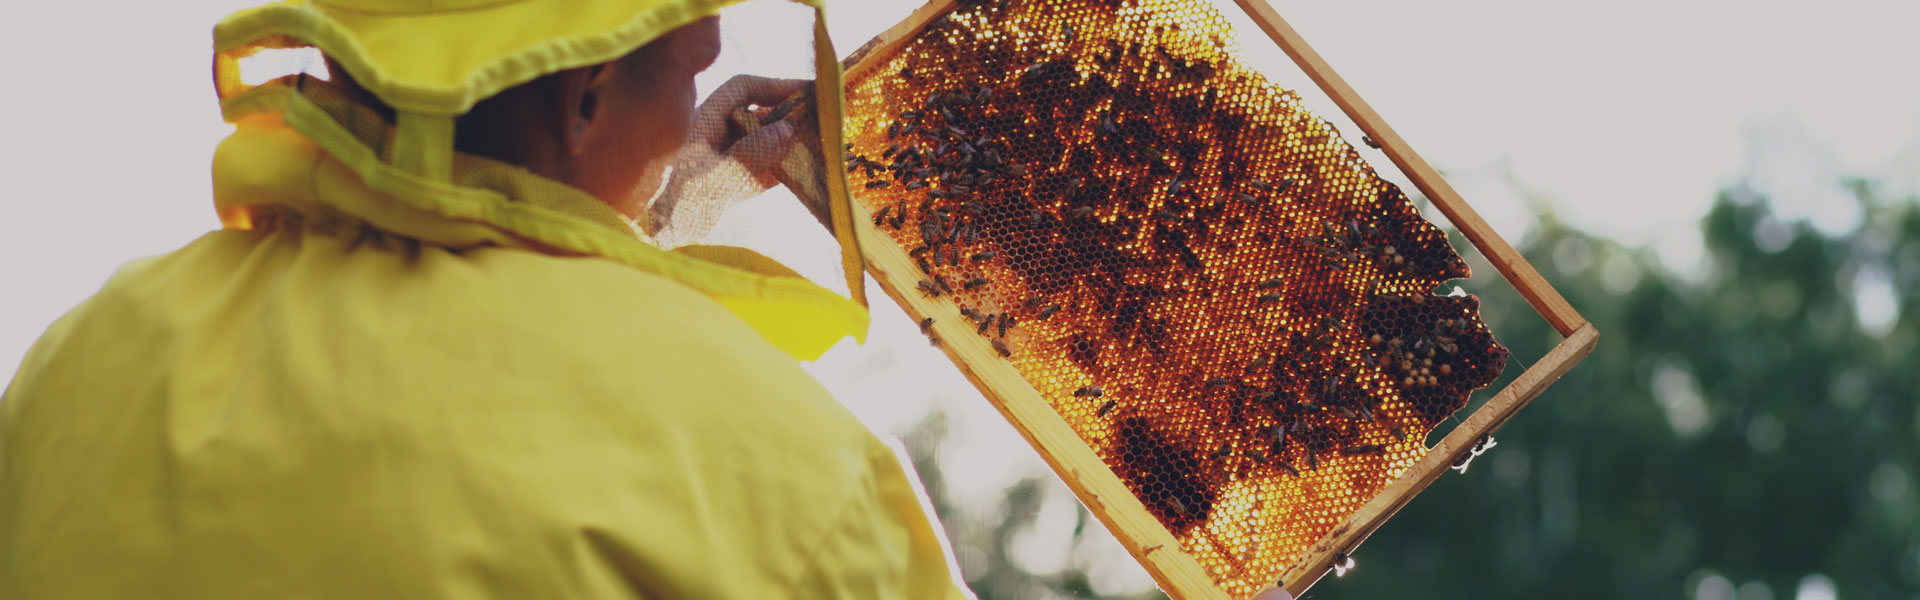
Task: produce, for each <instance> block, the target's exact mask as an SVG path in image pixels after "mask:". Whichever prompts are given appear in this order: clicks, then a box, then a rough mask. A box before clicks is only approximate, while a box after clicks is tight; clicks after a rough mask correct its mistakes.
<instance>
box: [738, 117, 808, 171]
mask: <svg viewBox="0 0 1920 600" xmlns="http://www.w3.org/2000/svg"><path fill="white" fill-rule="evenodd" d="M798 137H799V132H798V130H796V129H794V126H793V124H792V123H788V122H786V121H778V122H775V123H773V124H770V125H767V126H766V127H761V128H760V129H759V130H758V131H754V132H753V133H750V134H747V135H746V137H742V138H740V139H739V140H738V141H735V142H734V143H733V145H732V146H729V147H728V148H727V158H728V159H730V160H732V161H733V162H735V163H738V164H739V165H740V166H742V167H744V168H745V169H746V171H747V172H748V173H751V174H753V176H754V177H755V178H756V179H758V180H760V184H761V187H762V188H766V187H772V186H773V173H774V170H775V169H777V168H779V167H780V163H781V161H783V160H785V159H786V157H787V151H788V150H789V149H791V148H793V144H794V143H795V140H796V139H797V138H798Z"/></svg>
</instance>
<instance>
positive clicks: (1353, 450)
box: [1340, 444, 1381, 456]
mask: <svg viewBox="0 0 1920 600" xmlns="http://www.w3.org/2000/svg"><path fill="white" fill-rule="evenodd" d="M1380 451H1381V448H1380V445H1379V444H1360V445H1356V446H1347V447H1345V448H1341V449H1340V453H1341V454H1346V455H1349V456H1351V455H1357V454H1379V453H1380Z"/></svg>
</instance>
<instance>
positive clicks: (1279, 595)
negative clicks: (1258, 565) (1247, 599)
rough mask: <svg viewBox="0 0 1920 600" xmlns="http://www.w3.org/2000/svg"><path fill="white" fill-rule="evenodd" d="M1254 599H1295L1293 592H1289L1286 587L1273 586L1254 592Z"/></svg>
mask: <svg viewBox="0 0 1920 600" xmlns="http://www.w3.org/2000/svg"><path fill="white" fill-rule="evenodd" d="M1252 600H1293V594H1290V593H1287V589H1286V588H1273V589H1270V590H1267V591H1264V592H1260V593H1258V594H1254V596H1253V598H1252Z"/></svg>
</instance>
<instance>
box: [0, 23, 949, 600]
mask: <svg viewBox="0 0 1920 600" xmlns="http://www.w3.org/2000/svg"><path fill="white" fill-rule="evenodd" d="M733 1H734V0H569V1H564V2H562V1H548V0H433V1H429V0H378V1H375V0H294V1H291V2H286V3H281V4H274V5H270V6H266V7H262V8H257V9H252V10H247V11H243V12H240V13H237V14H235V15H233V16H231V17H229V18H228V19H226V20H225V21H223V22H221V23H220V24H219V25H218V26H217V27H216V28H215V30H214V34H215V51H216V57H215V65H214V66H215V68H214V74H215V83H216V87H217V91H218V92H219V95H220V102H221V108H222V110H223V112H224V114H225V117H226V119H227V120H228V121H229V122H231V123H233V124H234V125H235V126H236V129H235V131H234V133H233V134H232V135H231V136H230V137H228V138H227V139H226V140H225V141H224V142H222V143H221V145H220V147H219V150H218V151H217V153H216V154H215V157H214V160H213V180H214V207H215V209H216V210H217V211H218V213H219V216H220V219H221V222H222V223H223V227H222V229H220V230H219V231H215V232H212V233H208V234H207V235H205V236H203V237H201V238H199V239H198V240H195V241H194V242H192V243H190V244H188V245H187V246H185V247H183V248H181V249H179V250H176V251H174V252H171V253H168V254H166V255H163V256H159V257H155V258H150V259H144V260H139V261H135V262H133V263H130V264H128V265H127V266H125V267H124V268H122V269H121V270H120V271H119V272H118V273H117V274H115V275H114V276H113V277H112V279H111V280H109V281H108V282H107V283H106V285H105V286H104V287H103V288H102V289H101V290H100V291H99V293H98V294H96V295H95V296H94V297H92V298H91V299H89V300H87V301H86V302H84V303H83V304H81V305H80V306H79V307H77V308H75V309H74V310H73V311H72V312H70V313H68V314H67V315H66V316H64V317H62V318H61V319H60V320H59V321H58V322H57V323H55V324H54V325H53V326H52V327H51V328H49V329H48V330H47V332H46V334H45V336H44V337H42V338H41V339H40V340H39V342H38V343H36V344H35V345H34V347H33V349H32V350H31V351H30V352H29V354H28V355H27V357H26V359H25V361H24V363H23V364H22V365H21V367H20V370H19V372H18V374H17V375H16V377H15V378H14V380H13V381H12V383H11V384H10V385H9V386H8V388H7V391H6V396H5V399H4V401H0V598H8V599H20V600H31V599H70V598H162V599H170V598H178V599H196V600H198V599H217V598H356V599H360V598H407V599H431V598H446V599H453V598H459V599H479V598H640V597H645V598H790V597H890V598H946V597H957V596H961V595H962V594H963V592H962V591H961V589H960V588H959V587H957V586H956V584H955V583H954V579H953V577H952V575H951V573H950V571H949V563H948V561H947V560H946V558H945V556H944V551H943V549H942V547H941V544H942V542H941V541H940V539H939V536H938V535H937V534H936V533H935V526H934V525H933V524H932V523H931V522H930V521H929V518H928V516H927V515H926V514H925V513H924V512H923V510H922V506H921V503H920V502H918V501H917V496H916V493H915V491H914V487H913V482H912V480H911V478H910V476H909V475H908V474H907V473H906V472H905V471H904V470H903V468H902V467H901V465H900V464H899V462H898V461H897V460H896V457H895V455H894V454H893V453H892V452H891V451H890V450H889V449H888V448H887V447H886V446H884V445H883V444H881V443H880V442H879V441H877V440H876V438H875V437H874V436H873V435H872V434H870V433H869V432H868V431H867V430H866V429H865V428H863V427H862V426H861V425H860V423H859V422H857V421H856V420H855V419H854V417H853V416H852V415H850V414H848V413H847V412H846V411H845V410H844V409H842V408H841V407H840V406H839V405H838V404H836V403H835V402H834V400H833V399H832V398H830V397H829V396H828V395H827V394H826V392H825V391H823V390H822V389H821V388H820V386H819V385H818V384H817V383H815V382H814V381H813V380H812V379H810V378H809V377H808V376H807V375H806V374H804V373H803V372H802V371H801V370H800V369H799V367H798V366H797V364H796V359H809V358H813V357H815V356H817V355H818V354H820V353H821V352H823V351H824V350H825V349H826V348H827V347H828V346H829V345H831V344H833V343H834V342H835V341H836V340H838V339H841V338H843V337H845V336H847V335H855V336H860V335H863V333H864V331H865V328H866V318H867V317H866V312H865V311H864V309H863V308H862V307H861V306H860V305H859V304H857V303H856V302H854V301H850V300H849V299H847V298H843V297H841V296H839V295H837V294H835V293H833V292H830V291H828V290H826V289H824V288H821V287H819V286H816V285H814V284H812V283H808V282H807V281H805V280H803V279H801V278H799V277H797V276H795V275H794V274H793V272H792V271H790V270H787V269H785V268H784V267H781V266H780V265H778V264H777V263H774V262H773V261H771V260H768V259H766V258H764V257H761V256H759V255H756V254H753V253H751V252H748V251H745V250H742V249H739V248H728V247H711V246H692V247H687V248H681V249H678V250H674V251H669V250H663V249H662V248H661V247H660V246H659V245H657V244H654V243H651V241H650V237H649V235H648V232H649V228H648V227H637V226H635V225H634V223H635V222H636V219H637V218H638V217H640V216H642V215H643V214H645V213H646V212H647V203H648V199H649V198H652V197H653V196H654V195H655V194H654V192H655V191H656V190H658V189H661V188H663V187H665V188H667V189H670V190H678V191H682V192H685V191H689V190H709V191H713V190H719V191H715V192H713V193H740V192H741V190H740V189H738V188H740V187H741V186H738V185H733V184H736V183H738V182H739V181H740V180H742V179H744V180H746V181H750V182H757V186H764V185H767V184H768V180H767V179H766V177H765V170H766V169H767V168H768V166H769V164H770V162H771V161H772V160H775V158H774V157H778V156H781V154H782V153H783V152H784V151H786V150H787V149H788V148H790V147H792V145H793V144H795V143H806V144H821V143H822V140H820V139H812V138H809V139H806V140H804V141H798V142H797V141H796V140H799V139H800V138H801V137H803V136H800V135H797V134H796V131H797V130H798V129H799V128H796V127H793V126H792V125H791V124H790V123H783V124H780V125H776V126H772V127H767V128H764V129H760V130H758V131H755V132H753V133H751V134H746V133H743V132H739V131H733V130H731V129H730V128H728V127H724V126H722V127H718V128H716V127H715V126H714V125H715V124H717V123H721V122H722V121H721V119H723V118H724V115H726V114H728V113H729V111H731V110H732V109H733V108H736V107H739V106H743V105H746V104H748V103H753V104H761V105H765V104H770V103H772V102H774V101H777V100H779V99H780V98H783V97H786V96H787V95H788V94H791V93H793V92H795V91H796V90H797V89H798V87H797V86H798V84H797V83H793V82H781V81H774V80H764V79H752V78H742V79H736V80H735V81H733V82H731V83H729V84H727V85H726V86H724V87H722V88H721V89H720V90H719V91H717V92H715V93H714V94H713V95H712V100H710V101H709V102H708V104H707V105H706V106H702V107H699V108H696V107H695V106H694V102H693V99H694V82H693V77H694V74H695V73H697V72H700V71H701V70H702V69H704V68H706V67H707V66H708V65H709V64H710V63H711V62H712V61H713V60H714V58H715V56H716V53H717V52H718V48H719V33H718V25H717V23H716V20H715V18H714V17H712V16H711V15H713V14H714V13H715V12H716V11H718V10H719V9H720V8H722V7H723V6H724V5H727V4H729V3H731V2H733ZM802 1H803V2H805V3H807V4H809V5H811V6H814V7H815V9H816V19H817V18H818V12H817V10H818V6H819V0H802ZM815 30H816V35H817V36H819V39H818V43H817V44H816V48H814V50H815V52H816V54H817V55H818V56H817V59H818V60H819V64H820V65H822V66H825V67H826V68H825V69H823V70H822V71H821V72H820V73H819V75H820V77H819V80H820V81H819V84H818V85H819V87H818V88H817V90H816V91H817V93H818V95H819V103H820V106H821V108H822V110H821V111H820V112H821V113H822V114H826V115H828V117H827V120H828V125H829V127H827V128H823V129H822V130H823V131H826V132H827V133H826V136H825V137H826V140H825V142H826V143H825V145H826V146H828V147H831V146H837V145H838V143H839V140H838V138H839V132H838V125H837V121H832V119H834V118H835V116H837V114H838V106H837V104H836V103H837V101H838V98H839V80H838V72H837V70H836V69H835V68H834V67H832V64H833V63H832V61H833V56H832V48H831V46H830V44H828V43H827V42H826V40H825V38H824V31H823V30H822V29H821V28H820V27H819V24H818V23H817V22H816V24H815ZM304 46H311V47H315V48H318V49H319V50H320V51H321V52H323V53H324V54H325V56H326V57H327V64H328V65H329V66H331V68H330V69H328V70H327V71H328V72H327V73H326V74H325V76H324V77H322V76H321V75H319V74H310V75H297V76H289V77H283V78H280V79H276V80H273V81H270V82H266V83H258V84H249V83H246V82H245V81H244V78H242V77H240V75H239V73H240V68H239V66H238V65H239V64H240V62H239V61H240V59H242V58H245V57H248V56H254V55H261V54H260V51H262V50H263V49H274V48H288V47H304ZM683 148H686V149H687V150H688V151H686V152H682V151H681V150H682V149H683ZM676 161H677V162H676ZM670 165H671V166H672V167H673V168H672V169H671V170H669V169H668V167H669V166H670ZM669 171H671V175H669V174H668V172H669ZM703 178H705V179H703ZM669 179H671V180H672V182H671V183H670V182H669ZM714 182H718V183H717V184H714ZM708 184H713V185H708ZM836 184H837V182H836ZM757 186H748V187H753V188H755V189H752V190H747V191H746V193H750V192H752V191H757ZM153 192H154V193H155V194H167V193H172V192H171V191H169V190H162V189H156V190H154V191H153ZM676 200H678V201H680V202H714V201H724V200H727V198H692V199H689V198H684V197H682V198H676ZM123 201H137V200H133V199H126V200H123ZM816 208H818V209H820V210H821V211H823V212H822V213H821V214H826V215H831V216H833V217H834V218H833V219H830V222H831V223H832V224H833V225H834V229H835V230H836V232H837V234H838V235H839V236H840V237H841V239H842V240H843V241H844V240H846V239H848V236H849V232H850V229H849V228H848V227H847V218H846V214H845V212H844V206H841V207H839V208H826V207H816ZM666 216H668V217H670V216H671V215H670V214H669V215H666ZM649 222H650V224H651V225H652V226H653V227H654V228H658V227H661V226H662V224H661V223H657V222H651V221H649ZM807 226H812V225H811V224H810V223H809V224H808V225H807ZM849 256H855V257H857V256H858V255H857V253H853V252H851V251H850V252H849ZM852 273H853V274H854V277H856V278H857V277H858V274H859V270H858V268H857V264H856V265H855V268H854V269H853V270H852ZM854 289H855V290H856V293H858V289H859V288H858V287H857V286H856V287H855V288H854Z"/></svg>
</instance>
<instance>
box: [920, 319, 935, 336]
mask: <svg viewBox="0 0 1920 600" xmlns="http://www.w3.org/2000/svg"><path fill="white" fill-rule="evenodd" d="M932 329H933V317H927V318H925V319H921V320H920V333H927V332H928V331H932Z"/></svg>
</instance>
